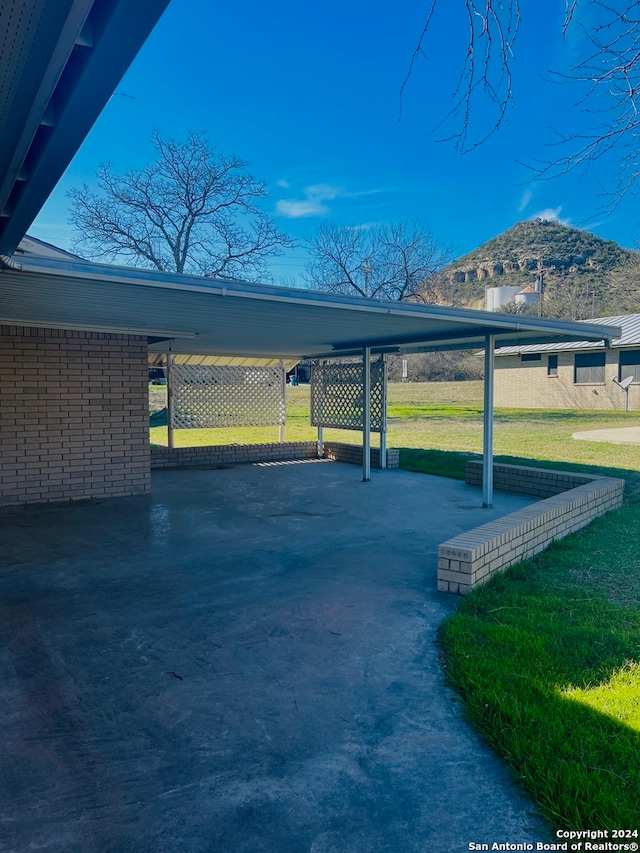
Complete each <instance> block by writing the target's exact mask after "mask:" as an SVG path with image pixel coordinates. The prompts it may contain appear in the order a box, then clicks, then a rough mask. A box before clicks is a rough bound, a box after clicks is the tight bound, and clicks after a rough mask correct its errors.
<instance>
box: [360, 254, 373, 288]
mask: <svg viewBox="0 0 640 853" xmlns="http://www.w3.org/2000/svg"><path fill="white" fill-rule="evenodd" d="M362 272H363V273H364V295H365V296H369V295H370V294H369V276H370V275H371V264H370V263H369V259H368V258H365V259H364V261H363V262H362Z"/></svg>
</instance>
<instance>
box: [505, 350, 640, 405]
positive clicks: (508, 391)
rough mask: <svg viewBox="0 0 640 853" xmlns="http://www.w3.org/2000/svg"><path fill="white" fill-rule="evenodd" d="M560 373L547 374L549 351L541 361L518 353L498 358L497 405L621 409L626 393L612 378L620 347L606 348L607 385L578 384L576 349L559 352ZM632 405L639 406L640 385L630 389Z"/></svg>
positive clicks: (616, 371) (616, 365) (616, 369)
mask: <svg viewBox="0 0 640 853" xmlns="http://www.w3.org/2000/svg"><path fill="white" fill-rule="evenodd" d="M557 356H558V375H557V376H555V377H553V376H547V359H548V354H547V353H542V361H541V362H539V361H521V360H520V359H519V358H518V357H517V355H506V356H497V357H496V362H495V363H496V370H495V405H496V406H498V407H501V406H505V407H509V406H511V407H514V408H522V409H618V410H620V411H624V402H625V401H624V397H625V395H624V392H623V391H621V390H620V388H618V386H617V385H615V383H613V382H612V381H611V377H612V376H615V377H616V378H617V377H618V359H619V350H607V351H606V366H605V380H606V381H605V383H604V385H575V384H574V382H573V376H574V372H573V366H574V356H575V351H574V352H561V353H557ZM629 408H630V409H640V385H632V386H631V388H630V391H629Z"/></svg>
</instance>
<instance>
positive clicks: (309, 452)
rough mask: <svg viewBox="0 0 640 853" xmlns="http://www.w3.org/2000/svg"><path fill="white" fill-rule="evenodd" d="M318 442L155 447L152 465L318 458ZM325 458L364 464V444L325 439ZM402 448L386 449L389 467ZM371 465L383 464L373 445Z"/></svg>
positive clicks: (395, 463)
mask: <svg viewBox="0 0 640 853" xmlns="http://www.w3.org/2000/svg"><path fill="white" fill-rule="evenodd" d="M317 455H318V443H317V441H285V442H283V443H280V442H273V443H271V444H217V445H211V446H208V447H174V448H173V449H171V450H170V449H169V448H168V447H152V448H151V467H152V468H197V467H206V466H215V465H240V464H242V463H244V462H284V461H293V460H295V459H315V458H316V456H317ZM324 458H325V459H331V460H333V461H334V462H349V463H351V464H353V465H362V447H359V446H358V445H357V444H344V443H342V442H339V441H325V442H324ZM399 465H400V451H399V450H397V449H393V448H392V449H390V450H387V468H398V467H399ZM371 466H372V467H373V468H379V467H380V448H379V447H372V448H371Z"/></svg>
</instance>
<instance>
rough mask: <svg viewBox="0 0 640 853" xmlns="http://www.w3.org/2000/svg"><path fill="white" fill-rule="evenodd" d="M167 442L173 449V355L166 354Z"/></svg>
mask: <svg viewBox="0 0 640 853" xmlns="http://www.w3.org/2000/svg"><path fill="white" fill-rule="evenodd" d="M167 444H168V445H169V449H170V450H173V447H174V443H173V355H172V354H171V353H168V354H167Z"/></svg>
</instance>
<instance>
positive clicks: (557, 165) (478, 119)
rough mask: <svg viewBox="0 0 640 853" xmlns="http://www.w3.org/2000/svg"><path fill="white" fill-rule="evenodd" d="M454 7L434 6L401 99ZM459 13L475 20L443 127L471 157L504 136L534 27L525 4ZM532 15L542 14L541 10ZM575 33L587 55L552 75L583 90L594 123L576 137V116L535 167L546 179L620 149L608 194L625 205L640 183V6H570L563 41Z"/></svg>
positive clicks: (501, 2) (473, 2)
mask: <svg viewBox="0 0 640 853" xmlns="http://www.w3.org/2000/svg"><path fill="white" fill-rule="evenodd" d="M450 3H451V0H431V3H430V7H429V10H428V13H427V16H426V19H425V24H424V28H423V30H422V32H421V34H420V36H419V38H418V41H417V43H416V47H415V50H414V52H413V55H412V57H411V60H410V63H409V68H408V71H407V74H406V77H405V79H404V81H403V83H402V86H401V90H400V94H401V98H402V96H403V93H404V92H405V90H406V88H407V86H408V84H409V81H410V79H411V76H412V74H413V72H414V69H415V67H416V64H417V63H418V62H419V61H420V60H421V59H426V50H427V47H428V43H429V40H430V39H435V38H437V37H438V16H437V12H438V10H440V9H441V8H444V6H445V5H447V6H448V8H449V10H450V9H451V8H452V7H451V6H450V5H449V4H450ZM582 7H585V9H588V19H587V23H584V22H583V21H582V20H581V19H580V10H581V9H582ZM455 8H456V9H459V10H461V11H462V12H463V13H464V15H465V17H466V19H467V22H468V27H467V31H466V32H467V35H466V38H465V40H464V41H465V45H464V48H463V51H464V53H463V56H461V58H460V62H459V66H460V75H459V77H458V78H457V80H456V81H455V82H454V83H453V99H452V107H451V110H450V112H449V113H448V114H447V115H446V116H444V118H443V119H442V121H441V122H440V124H439V125H438V127H439V128H440V129H441V130H442V131H443V138H444V139H448V140H452V141H453V142H454V143H455V145H456V147H457V148H458V149H459V150H461V151H468V150H470V149H471V148H474V147H475V146H477V145H479V144H481V143H482V142H483V141H484V140H486V139H487V138H488V137H489V136H491V135H492V134H494V133H496V131H498V130H499V128H500V127H501V126H502V124H503V122H504V119H505V116H506V114H507V112H508V109H509V107H510V106H511V105H512V103H513V100H514V91H513V76H512V67H513V56H514V44H515V42H516V38H517V35H518V32H519V30H521V29H522V28H523V27H525V26H526V24H527V21H526V17H525V16H524V14H523V12H522V10H521V7H520V2H519V0H455ZM531 14H532V15H537V14H539V12H538V10H537V9H536V7H535V4H532V5H531ZM572 28H573V29H574V30H575V31H576V32H580V33H581V34H582V36H583V38H582V43H583V45H584V46H585V49H584V52H583V56H582V58H581V59H579V60H578V61H576V62H574V63H572V64H571V65H569V67H567V68H565V69H555V70H552V71H551V72H550V75H549V76H550V77H551V79H555V80H557V81H564V82H568V83H571V84H572V85H574V86H575V87H576V92H577V94H576V102H575V104H576V110H577V111H581V112H582V113H583V114H584V115H585V117H586V118H587V121H586V122H585V124H586V125H587V127H586V129H585V130H584V131H579V130H578V131H576V129H575V116H574V117H572V127H571V129H570V130H568V131H567V130H563V129H562V128H556V129H555V137H554V139H553V140H552V144H553V145H554V146H555V148H554V149H553V153H552V154H551V155H550V157H549V158H548V159H546V160H539V161H538V163H537V164H533V168H534V169H535V171H536V173H537V174H538V176H540V177H552V176H553V175H557V174H559V173H563V172H566V171H568V170H569V169H571V168H574V167H575V166H579V165H581V164H586V163H588V162H590V161H592V160H594V159H597V158H599V157H602V156H604V155H606V154H608V153H609V152H611V151H612V150H615V152H616V155H617V163H618V168H617V172H616V174H615V175H614V176H613V184H612V186H611V187H610V188H608V190H609V192H610V193H611V194H612V195H613V197H614V199H615V200H616V201H617V200H619V199H620V198H622V196H623V195H624V194H625V193H626V192H628V191H629V190H631V189H632V188H633V187H634V185H635V183H636V181H637V180H638V177H640V160H639V158H638V150H639V148H640V145H639V142H640V109H639V108H640V101H639V98H640V4H639V3H637V2H635V0H622V2H615V3H614V2H611V1H610V0H565V14H564V22H563V34H564V35H565V36H566V35H567V33H568V32H569V30H570V29H572ZM541 71H542V72H543V73H545V72H547V71H548V69H541ZM438 73H440V69H438ZM472 119H473V120H472ZM482 121H484V124H483V123H482Z"/></svg>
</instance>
